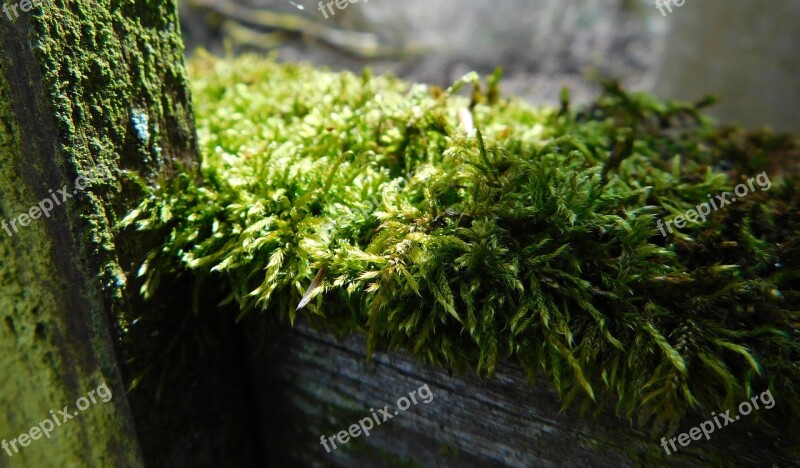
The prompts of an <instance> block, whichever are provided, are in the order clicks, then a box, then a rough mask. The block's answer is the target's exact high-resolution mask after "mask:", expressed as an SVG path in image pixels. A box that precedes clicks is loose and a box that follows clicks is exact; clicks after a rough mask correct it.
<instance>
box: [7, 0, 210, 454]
mask: <svg viewBox="0 0 800 468" xmlns="http://www.w3.org/2000/svg"><path fill="white" fill-rule="evenodd" d="M12 4H13V5H12ZM23 4H24V5H23ZM9 8H10V9H11V11H14V12H18V13H19V14H18V16H14V15H11V16H12V17H11V18H9V17H8V16H7V15H6V14H5V13H3V12H0V222H2V223H3V224H2V228H0V369H1V370H0V376H2V377H0V380H2V383H0V439H6V440H8V441H10V440H12V439H16V444H15V447H16V448H17V449H21V450H20V451H19V452H18V453H17V452H16V451H14V450H10V451H9V452H10V453H7V451H6V450H3V449H0V466H6V463H7V462H8V463H9V464H10V466H59V465H60V466H142V465H143V464H144V458H143V455H142V450H141V448H140V444H139V441H138V438H137V434H136V430H137V428H136V427H135V426H134V422H133V417H132V412H131V409H130V407H129V403H128V398H127V396H126V391H125V386H124V385H123V381H122V377H121V372H120V366H118V363H117V357H116V352H117V351H116V350H115V346H114V344H115V341H114V340H115V339H116V338H117V337H118V336H119V335H120V334H122V333H124V332H125V330H126V327H127V326H128V325H129V324H128V323H127V318H128V317H130V315H131V314H132V313H133V312H134V310H135V308H136V307H137V305H136V304H135V301H131V300H128V299H126V297H127V296H126V284H127V278H128V277H129V274H128V273H129V272H130V271H131V269H132V267H133V265H136V264H138V263H139V262H140V261H141V259H142V253H143V251H144V250H145V249H146V247H147V245H145V241H142V240H140V239H137V238H136V237H134V236H127V237H126V236H118V235H117V234H116V231H115V225H116V223H117V222H118V221H119V220H120V219H121V217H122V216H124V214H125V212H126V211H127V210H128V209H129V208H130V207H131V206H133V205H134V204H135V203H136V202H137V200H138V197H139V196H140V192H141V191H140V189H139V188H138V186H137V185H136V184H135V183H134V182H133V180H132V178H131V177H130V176H129V175H126V173H125V172H124V171H131V173H135V174H138V175H139V176H141V177H142V178H143V179H144V180H147V181H151V183H152V181H155V180H156V179H157V178H166V177H168V176H169V174H170V173H171V170H172V167H173V165H174V163H175V162H176V161H182V162H184V163H186V164H187V165H189V166H190V167H191V165H192V164H194V163H195V162H196V161H197V147H196V137H195V131H194V126H193V125H194V124H193V117H192V109H191V105H190V99H189V94H188V91H187V87H186V75H185V71H184V64H183V45H182V40H181V37H180V32H179V28H178V18H177V10H176V5H175V3H174V2H173V1H171V0H161V1H151V2H142V1H138V0H122V1H113V2H109V1H100V2H96V1H88V0H54V1H53V3H44V4H40V3H38V2H37V3H36V4H32V3H31V2H29V1H28V0H26V1H25V2H22V3H19V2H14V1H13V0H12V1H11V2H10V3H9ZM26 8H27V10H26ZM103 383H106V384H107V385H108V388H109V389H110V390H111V392H112V395H113V397H112V398H111V400H110V401H108V402H106V403H103V402H101V401H100V400H99V399H98V402H97V403H95V404H92V405H91V406H89V407H88V408H87V409H85V410H84V411H80V412H78V414H77V415H74V414H73V417H72V419H70V420H68V421H65V422H63V425H62V426H59V427H56V429H55V430H54V431H53V432H52V435H51V438H45V437H42V436H40V439H38V440H29V441H27V442H28V443H24V442H25V441H26V437H23V438H21V440H20V438H19V436H20V435H21V434H24V433H30V429H31V428H33V427H35V426H37V425H38V424H39V423H40V422H42V421H43V420H45V419H47V418H52V415H51V413H50V410H54V412H56V413H57V412H58V411H60V410H61V409H62V408H64V407H65V406H68V408H69V410H68V412H69V413H74V412H77V408H76V402H77V400H78V398H80V397H82V396H86V395H87V394H88V393H89V392H90V391H93V390H95V389H96V388H97V387H98V386H100V385H102V384H103ZM63 418H64V416H62V417H61V419H63ZM138 429H139V430H142V428H141V427H140V428H138ZM32 434H34V435H35V434H36V432H35V431H34V432H33V433H32Z"/></svg>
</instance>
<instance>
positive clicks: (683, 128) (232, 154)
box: [127, 54, 800, 428]
mask: <svg viewBox="0 0 800 468" xmlns="http://www.w3.org/2000/svg"><path fill="white" fill-rule="evenodd" d="M191 71H192V74H193V82H192V86H193V94H194V96H195V106H196V111H197V119H198V120H197V122H198V128H199V133H200V137H201V144H202V148H203V152H204V156H203V167H202V176H203V177H202V179H203V181H202V183H201V184H198V183H196V182H195V181H194V179H193V178H192V177H190V176H184V177H179V178H178V182H176V183H175V184H168V185H165V186H164V187H162V189H161V190H160V191H157V192H155V193H153V194H151V195H150V196H149V197H148V199H147V200H146V201H145V202H144V203H143V204H142V205H141V206H140V207H139V208H138V209H137V210H135V211H134V212H133V213H132V214H131V215H130V216H129V217H128V219H127V222H129V223H136V224H137V226H138V227H139V229H142V230H153V231H156V232H160V233H161V234H162V235H163V236H164V242H163V245H162V246H161V247H160V248H158V249H156V250H154V251H153V252H152V253H151V254H150V256H149V258H148V260H147V261H146V262H145V264H144V265H143V266H142V268H141V274H142V275H143V276H144V277H145V278H146V284H145V287H144V288H143V292H144V294H145V295H152V294H153V293H154V291H156V290H157V288H158V284H159V281H160V279H161V278H163V277H164V276H170V275H176V274H179V273H181V272H183V271H187V270H193V271H195V272H198V273H199V275H198V277H200V278H206V282H205V283H203V285H204V287H206V288H209V289H211V288H214V287H215V286H216V287H217V289H219V288H221V289H222V290H223V291H225V293H227V294H229V299H230V300H235V301H236V302H238V304H239V305H240V309H241V311H242V313H243V314H246V313H249V312H251V311H253V310H257V309H260V310H264V311H266V312H268V313H273V314H278V315H280V316H282V317H285V318H287V319H289V320H290V321H293V320H294V319H295V317H296V314H297V313H303V314H305V315H307V316H308V317H311V318H314V319H315V320H318V321H319V322H320V323H322V324H324V325H326V326H328V327H330V328H331V329H333V330H336V331H340V332H351V331H357V332H363V333H365V334H366V335H367V337H368V348H369V349H368V351H369V352H371V351H372V350H374V349H376V347H381V348H387V349H396V348H400V349H407V350H410V351H412V352H413V353H415V354H416V355H417V356H419V358H420V359H422V360H423V361H426V362H432V363H436V364H441V365H448V366H453V367H456V368H462V369H463V368H472V369H475V370H476V371H477V372H479V373H484V374H488V375H491V374H492V373H493V371H494V369H495V364H496V362H497V361H498V360H499V359H509V360H511V361H514V362H517V363H519V364H520V365H522V366H524V368H525V369H527V370H528V372H529V374H530V376H531V377H532V378H534V377H535V376H537V375H541V374H543V375H544V376H545V377H546V378H547V379H548V380H549V381H550V382H552V384H553V386H554V387H555V388H556V389H557V390H558V391H559V393H560V394H561V395H562V397H563V398H564V402H565V403H564V404H565V405H568V404H570V403H571V402H572V401H573V400H575V399H576V398H581V399H583V400H584V403H585V407H586V408H589V407H593V406H596V405H604V404H611V405H615V406H616V408H617V410H618V411H619V412H620V413H621V414H624V415H626V416H627V417H629V418H638V420H639V421H640V423H642V424H647V423H649V424H650V425H652V426H653V427H657V428H658V427H663V426H664V425H667V426H670V427H675V426H676V425H677V424H678V422H679V421H680V420H681V418H683V417H684V416H685V415H686V414H687V412H690V411H697V412H699V413H704V414H708V413H710V412H711V411H719V410H721V409H723V408H730V407H733V405H734V404H735V403H738V402H739V401H741V400H744V399H746V397H747V396H748V395H751V394H753V393H754V392H760V391H763V390H764V389H766V388H770V389H771V390H772V392H773V394H774V395H775V399H776V401H777V403H776V404H777V405H778V406H779V407H780V408H781V410H780V411H773V412H769V413H768V414H766V413H765V412H761V413H764V414H759V415H758V416H759V417H760V416H766V417H771V418H777V417H780V415H784V416H786V415H790V416H792V417H793V416H797V415H800V412H798V410H800V406H798V403H800V399H798V395H797V384H798V377H800V368H799V367H798V356H799V355H798V351H800V342H799V341H798V329H797V323H798V318H800V317H798V309H797V304H798V303H800V294H798V289H797V284H798V282H797V277H798V267H797V260H798V246H799V245H800V241H799V240H798V233H799V232H800V229H798V228H799V227H800V217H799V216H800V214H799V213H800V210H798V205H799V204H800V198H799V197H798V194H797V190H796V187H797V179H796V176H793V175H789V176H787V177H786V178H785V179H784V180H778V178H777V177H775V176H774V174H773V179H772V180H771V183H772V186H771V189H769V190H768V191H763V190H760V189H759V188H758V186H756V188H755V190H754V191H753V192H752V193H750V194H749V195H748V196H747V197H744V198H742V199H741V200H739V201H737V202H736V203H734V204H732V205H729V206H727V207H724V208H721V209H720V210H718V211H715V212H713V213H712V214H711V215H710V217H709V218H708V220H707V221H706V222H702V223H696V224H689V225H688V226H687V227H685V228H684V229H681V230H680V231H675V233H674V234H671V235H668V236H666V237H663V236H662V235H661V234H660V233H659V230H658V228H657V224H656V222H657V220H658V219H670V218H673V217H674V216H676V215H678V214H682V213H684V212H685V211H686V210H688V209H690V208H694V207H695V206H696V205H698V204H699V203H702V202H706V201H708V195H709V194H712V195H715V194H720V193H722V192H724V191H728V192H731V191H733V189H734V186H735V185H736V184H738V183H739V182H743V181H745V180H746V178H747V177H754V176H756V174H758V173H760V172H762V171H763V170H765V166H766V165H767V163H766V162H765V160H766V161H768V160H769V159H772V158H780V157H784V156H785V155H788V154H792V153H794V154H796V152H797V151H798V146H797V143H796V140H794V139H793V138H790V137H785V136H779V135H772V134H770V133H767V132H761V133H758V134H746V133H743V132H742V131H739V130H737V129H732V128H723V129H720V128H717V127H716V126H714V125H713V124H712V123H711V122H709V121H708V119H706V118H705V117H704V116H703V115H702V114H701V113H700V111H699V110H698V107H697V106H695V105H689V104H681V103H662V102H658V101H656V100H654V99H653V98H651V97H650V96H647V95H639V94H630V93H626V92H624V91H623V90H621V89H619V88H618V87H617V86H616V85H614V84H608V85H607V86H606V89H605V92H604V94H603V95H602V96H601V97H600V98H599V99H598V100H597V101H596V102H595V103H594V104H593V105H592V106H590V107H588V108H585V109H573V108H572V106H571V105H570V102H569V97H568V94H567V93H565V94H564V97H563V100H562V101H563V102H562V104H561V107H560V108H552V109H551V108H531V107H529V106H527V105H525V104H523V103H520V102H518V101H515V100H513V99H511V100H509V99H503V98H501V97H500V96H499V93H498V90H497V87H496V82H497V76H492V77H489V79H488V83H487V84H486V85H485V86H484V85H483V84H481V82H480V80H479V78H478V77H477V76H476V75H474V74H470V75H467V76H466V77H464V78H463V79H462V80H460V81H458V82H457V83H455V84H454V85H453V86H452V87H451V88H449V89H447V90H441V89H436V88H429V87H426V86H422V85H411V84H408V83H405V82H402V81H400V80H397V79H394V78H391V77H374V76H372V75H371V74H370V73H369V72H368V71H367V72H364V73H363V74H361V75H360V76H359V75H354V74H350V73H332V72H328V71H325V70H319V69H314V68H311V67H308V66H303V65H292V64H289V65H278V64H276V63H274V62H271V61H268V60H261V59H256V58H254V57H249V56H245V57H241V58H238V59H236V60H217V59H214V58H212V57H210V56H208V55H202V54H201V55H199V56H198V58H196V59H195V60H194V61H193V63H192V64H191ZM462 88H463V89H466V90H470V89H471V91H472V92H471V94H470V93H467V96H460V95H459V91H460V90H461V89H462ZM705 104H708V103H704V105H705ZM471 122H474V126H475V127H476V128H475V129H472V124H471ZM766 175H767V174H766V173H765V176H766ZM743 177H744V178H743ZM220 285H221V286H220ZM298 309H299V312H298ZM779 413H780V415H779ZM794 419H797V418H794Z"/></svg>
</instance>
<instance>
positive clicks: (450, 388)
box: [253, 321, 800, 468]
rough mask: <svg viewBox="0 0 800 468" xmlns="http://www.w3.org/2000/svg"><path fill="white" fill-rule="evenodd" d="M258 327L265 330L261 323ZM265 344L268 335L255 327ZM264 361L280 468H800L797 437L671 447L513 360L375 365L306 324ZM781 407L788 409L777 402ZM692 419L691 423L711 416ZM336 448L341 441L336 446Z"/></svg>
mask: <svg viewBox="0 0 800 468" xmlns="http://www.w3.org/2000/svg"><path fill="white" fill-rule="evenodd" d="M253 329H254V330H257V328H255V327H254V328H253ZM253 336H254V337H255V340H254V343H258V342H259V341H260V340H261V338H260V336H259V334H258V333H254V334H253ZM270 343H271V346H270V347H269V353H268V354H267V355H266V357H265V358H262V359H258V360H256V361H254V364H253V375H254V376H256V377H255V385H256V387H255V388H254V394H255V395H258V396H259V408H258V414H259V420H260V421H261V422H262V423H263V424H265V427H264V430H262V433H263V434H264V435H265V436H264V439H263V440H262V441H261V447H262V448H263V449H264V450H265V453H264V454H263V456H264V457H265V458H267V459H269V460H270V461H272V462H274V463H275V464H276V465H275V466H330V465H337V466H437V467H438V466H441V467H459V468H460V467H476V468H478V467H486V466H515V467H556V466H596V467H599V466H607V467H621V466H625V467H627V466H665V465H672V466H697V467H701V466H770V465H771V466H793V465H797V464H798V463H800V457H798V455H797V454H796V453H795V454H792V452H791V451H790V450H789V444H787V437H786V435H785V434H783V435H782V434H781V433H780V432H779V431H769V430H765V429H764V428H763V427H756V426H754V425H753V424H751V423H748V422H747V421H745V420H742V421H738V422H737V423H736V424H735V425H730V426H728V427H725V428H723V429H722V430H719V431H717V432H715V433H713V434H712V436H711V440H710V441H706V440H705V439H701V440H700V441H695V442H692V443H691V444H690V445H689V446H688V447H686V448H684V447H681V448H680V451H679V452H677V453H676V454H672V455H670V456H667V455H665V453H664V451H663V449H662V448H661V446H660V445H659V444H658V442H657V439H658V438H660V437H661V435H662V434H658V436H657V437H655V438H654V437H651V436H650V435H649V434H647V433H645V432H642V431H640V430H638V429H636V428H635V427H633V425H631V424H630V423H629V422H627V421H625V420H624V419H621V418H618V417H616V416H614V414H613V412H612V411H606V412H603V413H600V414H598V415H597V417H595V418H581V417H580V416H579V414H578V412H577V411H575V410H573V409H570V410H567V411H566V412H564V413H561V412H560V409H561V407H562V404H563V402H562V401H561V400H560V399H559V397H558V394H557V393H556V392H554V391H553V389H552V388H551V387H550V386H548V385H547V384H546V383H545V382H543V381H540V382H539V383H538V384H536V385H531V384H530V382H528V381H527V379H526V376H525V372H524V371H523V370H522V369H520V368H519V367H517V366H514V365H509V364H508V363H506V362H503V363H500V364H499V365H498V369H497V373H496V374H495V376H494V378H493V379H490V380H484V379H480V378H477V377H475V376H474V375H453V374H450V373H448V372H446V371H444V370H441V369H437V368H434V367H431V366H426V365H421V364H420V363H419V361H418V360H417V359H416V358H414V357H413V356H411V355H408V354H405V353H376V354H375V355H373V357H372V360H371V362H370V364H367V362H366V351H365V350H366V343H365V340H364V339H363V337H360V336H358V335H350V336H347V337H345V338H344V339H338V338H336V337H334V336H333V335H331V334H329V333H325V332H320V331H319V330H315V329H314V328H312V327H311V326H309V324H308V323H306V322H305V321H303V322H301V323H298V324H297V326H296V327H295V330H293V331H290V332H286V333H283V334H280V335H279V338H271V339H270ZM425 384H428V386H429V388H430V389H431V391H432V392H433V395H434V397H433V400H432V401H431V403H429V404H424V403H419V404H416V405H413V404H412V405H411V407H410V408H409V409H408V410H406V411H405V412H403V413H401V414H400V415H399V416H396V417H393V418H392V419H390V420H389V421H386V422H384V423H382V424H381V425H380V426H376V427H375V428H374V429H373V430H372V431H371V433H370V436H369V437H368V438H365V437H363V435H362V436H360V437H358V438H356V439H351V440H350V442H348V443H347V444H345V445H343V446H341V447H340V448H338V449H337V450H334V451H333V452H332V453H330V454H328V453H326V451H325V449H324V448H323V447H322V445H321V444H320V436H322V435H325V436H326V437H330V436H334V435H335V434H336V433H338V432H339V431H343V430H344V431H346V430H348V428H349V427H350V426H351V425H352V424H357V423H358V421H359V420H360V419H362V418H364V417H368V416H369V415H370V410H371V409H373V408H374V409H375V410H377V409H379V408H383V407H384V405H386V404H389V405H391V406H392V407H393V408H394V407H395V404H396V402H397V400H398V399H399V398H400V397H403V396H407V395H408V393H409V392H410V391H412V390H415V389H417V388H419V387H420V386H422V385H425ZM776 408H777V406H776ZM703 420H704V419H703V418H694V419H688V420H687V421H686V422H685V425H682V426H681V428H680V431H681V432H688V430H689V429H690V428H691V427H693V426H695V425H698V424H699V423H700V422H702V421H703ZM329 446H330V445H329Z"/></svg>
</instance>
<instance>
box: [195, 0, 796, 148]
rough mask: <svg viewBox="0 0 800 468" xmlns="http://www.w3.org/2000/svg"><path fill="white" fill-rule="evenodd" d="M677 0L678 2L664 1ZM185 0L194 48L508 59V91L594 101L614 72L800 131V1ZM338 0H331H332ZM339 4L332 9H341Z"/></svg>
mask: <svg viewBox="0 0 800 468" xmlns="http://www.w3.org/2000/svg"><path fill="white" fill-rule="evenodd" d="M661 1H666V0H661ZM674 1H675V0H672V6H671V7H670V8H671V10H672V11H671V12H669V9H668V8H667V7H666V6H665V7H664V8H663V9H662V10H663V11H664V13H665V14H662V13H661V11H660V10H659V8H657V7H656V0H492V1H480V0H405V1H402V2H398V1H394V0H367V1H365V0H360V1H358V2H357V3H348V2H347V1H345V0H340V1H339V5H343V6H345V8H343V9H339V8H338V7H337V4H336V2H333V4H332V5H331V7H330V8H328V7H326V6H325V5H324V4H323V5H322V6H321V2H319V1H316V2H315V1H314V0H180V2H181V3H180V8H181V16H182V23H183V24H182V27H183V31H184V36H185V38H186V45H187V52H188V54H189V55H191V54H192V51H193V50H195V49H196V48H197V47H204V48H207V49H209V50H211V51H212V52H215V53H218V54H224V53H240V52H242V51H256V52H259V53H264V54H268V53H276V55H277V57H278V59H279V60H281V61H303V62H311V63H315V64H319V65H325V66H328V67H330V68H332V69H335V70H342V69H349V70H353V71H359V70H361V69H362V68H364V67H365V66H369V67H371V68H372V69H373V70H375V71H376V72H392V73H394V74H396V75H398V76H400V77H402V78H405V79H408V80H411V81H415V82H423V83H430V84H436V85H440V86H447V85H448V84H450V83H451V82H452V81H454V80H456V79H458V78H460V77H461V76H463V75H464V74H465V73H467V72H469V71H471V70H475V71H478V72H479V73H481V74H482V75H486V74H489V73H491V72H492V71H494V70H495V68H497V67H502V68H503V70H504V80H503V90H504V92H505V94H514V95H517V96H520V97H521V98H523V99H525V100H527V101H529V102H531V103H534V104H555V103H557V102H558V96H559V92H560V90H561V88H563V87H568V88H570V90H571V94H572V98H573V100H574V101H575V102H578V103H585V102H587V101H589V100H591V99H592V98H593V96H594V95H595V94H596V93H597V92H598V91H599V83H600V82H601V81H602V80H604V79H608V78H614V79H618V80H620V81H621V82H622V83H623V84H624V85H625V86H626V87H627V88H629V89H634V90H641V91H649V92H654V93H656V94H657V95H659V96H661V97H664V98H675V99H681V100H689V101H697V100H700V99H702V98H703V97H704V96H706V95H709V94H714V95H717V96H718V97H720V98H721V101H720V103H719V104H717V105H716V106H715V107H714V108H713V109H712V110H711V113H712V114H713V115H714V116H715V117H717V118H718V119H719V120H720V121H721V122H723V123H729V122H730V123H733V122H736V123H740V124H742V125H744V126H747V127H750V128H761V127H763V126H768V127H772V128H774V129H776V130H781V131H794V132H798V130H800V117H798V115H797V112H796V109H798V108H800V86H798V78H799V77H800V1H798V0H770V1H769V2H764V1H763V0H736V1H731V0H685V3H684V4H683V5H682V6H680V7H678V6H676V5H675V4H674ZM325 3H327V2H325ZM331 12H333V14H331Z"/></svg>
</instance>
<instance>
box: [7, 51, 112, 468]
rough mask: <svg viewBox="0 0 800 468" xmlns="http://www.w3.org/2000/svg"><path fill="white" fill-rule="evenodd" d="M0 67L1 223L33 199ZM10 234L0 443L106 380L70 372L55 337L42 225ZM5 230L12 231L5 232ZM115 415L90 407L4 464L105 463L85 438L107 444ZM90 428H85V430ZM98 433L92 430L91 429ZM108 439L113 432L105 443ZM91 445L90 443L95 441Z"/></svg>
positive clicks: (50, 266) (60, 319) (54, 287)
mask: <svg viewBox="0 0 800 468" xmlns="http://www.w3.org/2000/svg"><path fill="white" fill-rule="evenodd" d="M7 66H8V64H7V63H6V62H3V61H2V60H0V187H2V197H0V213H2V215H0V221H3V220H6V221H10V220H11V219H14V218H16V216H17V215H18V214H20V213H24V212H27V211H28V210H29V209H30V207H32V206H36V204H37V203H38V202H39V199H37V198H36V195H35V194H34V193H32V192H31V191H30V190H28V188H27V187H26V186H25V185H24V184H22V183H20V181H21V180H22V176H21V175H20V173H19V171H18V168H19V167H20V166H21V165H24V164H25V163H26V162H27V161H24V160H23V159H22V158H24V155H25V151H23V145H22V144H21V138H20V129H19V127H18V125H17V124H16V123H15V115H14V113H13V111H12V107H11V99H10V91H9V86H8V82H7V81H6V79H5V76H7ZM17 227H18V229H19V232H18V233H15V234H14V236H13V237H11V236H9V235H8V234H7V233H6V231H5V230H0V259H1V260H0V357H2V369H3V371H2V376H3V378H2V381H3V382H2V385H0V402H2V404H3V407H4V408H5V410H4V411H3V412H2V413H0V439H6V440H12V439H16V438H17V437H18V436H19V435H20V434H23V433H26V432H28V431H29V430H30V428H31V427H33V426H35V425H37V424H38V423H39V422H40V421H42V420H44V419H45V418H48V417H50V414H49V411H50V410H51V409H52V410H59V409H61V408H62V407H63V406H64V405H69V406H70V408H74V402H75V399H76V398H77V397H78V396H80V395H83V394H85V392H86V391H88V390H91V389H93V388H96V387H97V386H98V385H99V384H100V383H102V382H105V381H106V379H105V378H104V376H103V375H102V373H101V372H100V370H99V369H95V371H93V372H87V373H84V372H80V371H79V372H76V371H75V370H76V368H79V367H80V365H81V364H80V363H79V362H78V361H79V360H78V359H76V360H75V361H70V358H75V356H74V355H73V354H72V353H70V352H69V351H68V350H66V349H65V347H67V345H66V344H65V343H64V339H65V338H66V339H68V338H69V337H64V336H63V335H62V332H63V331H64V330H66V329H68V328H69V327H68V325H67V323H66V322H67V321H68V319H65V317H64V315H63V314H62V313H61V312H62V302H60V301H61V299H62V298H61V296H60V289H61V288H60V287H59V285H60V284H61V279H60V278H59V276H58V269H57V268H56V266H55V261H54V258H53V252H54V246H53V244H52V242H51V240H50V239H51V238H50V235H49V232H48V230H47V227H46V225H45V224H44V223H43V222H41V221H39V222H36V221H33V222H31V224H30V225H29V226H27V227H20V226H17ZM9 229H11V230H12V232H13V229H12V228H11V227H9ZM118 416H119V415H117V414H115V413H114V408H113V405H97V406H93V407H91V408H90V409H89V410H87V411H86V412H83V413H81V415H80V418H79V420H80V423H73V424H71V425H70V426H69V427H68V428H65V429H64V430H59V431H58V432H55V431H54V433H53V436H52V438H50V439H42V440H39V441H37V442H32V443H31V445H30V446H28V447H27V448H24V449H22V451H21V452H20V453H19V454H14V455H13V457H11V458H7V453H6V452H5V451H0V458H2V459H3V460H6V462H7V463H8V465H5V464H4V466H53V463H54V461H55V460H60V461H69V462H70V463H72V464H75V465H90V464H93V463H101V462H102V461H104V460H106V461H107V460H109V458H108V453H107V451H106V450H107V447H105V446H104V445H101V444H87V440H90V439H92V436H91V434H101V438H102V439H103V440H105V441H114V440H115V438H116V434H118V433H119V429H118V425H117V424H118V421H119V420H118V419H117V418H118ZM89 431H92V432H91V433H90V432H89ZM94 431H97V432H94ZM108 434H115V435H114V436H112V437H111V438H106V436H107V435H108ZM94 440H96V439H94Z"/></svg>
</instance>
